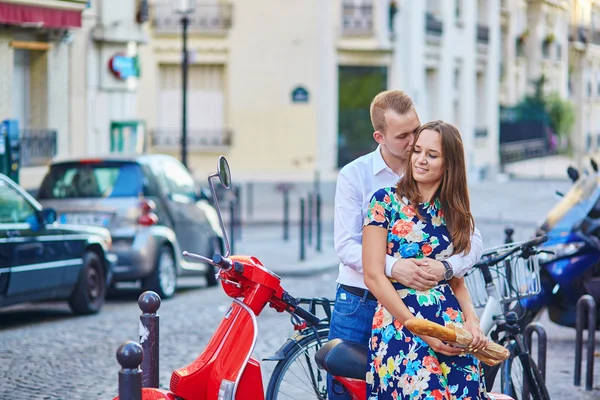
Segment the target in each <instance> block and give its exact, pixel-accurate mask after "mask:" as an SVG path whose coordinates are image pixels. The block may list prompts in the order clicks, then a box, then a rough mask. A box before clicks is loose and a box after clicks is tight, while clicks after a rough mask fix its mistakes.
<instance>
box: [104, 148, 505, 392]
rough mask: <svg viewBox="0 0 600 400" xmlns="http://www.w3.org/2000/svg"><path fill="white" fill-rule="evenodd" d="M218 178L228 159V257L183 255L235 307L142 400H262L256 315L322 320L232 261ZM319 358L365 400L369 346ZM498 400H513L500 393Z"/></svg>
mask: <svg viewBox="0 0 600 400" xmlns="http://www.w3.org/2000/svg"><path fill="white" fill-rule="evenodd" d="M216 177H218V178H219V180H220V182H221V185H222V186H223V187H225V188H226V189H229V188H230V187H231V175H230V170H229V165H228V163H227V160H226V159H225V158H224V157H219V161H218V166H217V173H216V174H213V175H210V176H209V178H208V183H209V187H210V190H211V193H212V196H213V199H214V202H215V206H216V208H217V212H218V216H219V222H220V224H221V228H222V229H223V234H224V237H225V246H226V254H225V255H224V256H222V255H220V254H215V255H213V257H212V259H208V258H206V257H203V256H201V255H198V254H193V253H188V252H186V251H184V252H183V254H184V256H187V257H191V258H195V259H198V260H201V261H203V262H205V263H208V264H212V265H214V266H215V267H217V268H219V273H218V275H219V279H220V280H221V284H222V287H223V290H225V293H227V295H228V296H229V297H231V298H233V303H232V305H231V307H230V308H229V310H228V311H227V312H226V313H225V316H224V318H223V320H222V321H221V324H220V325H219V327H218V328H217V330H216V332H215V333H214V335H213V336H212V338H211V340H210V341H209V343H208V345H207V346H206V348H205V349H204V351H203V352H202V354H200V356H199V357H198V358H197V359H196V360H195V361H193V362H192V363H191V364H189V365H188V366H186V367H183V368H180V369H177V370H175V371H173V374H172V375H171V384H170V391H167V390H163V389H157V388H143V389H142V399H143V400H234V399H235V400H260V399H263V400H264V399H265V394H264V389H263V384H262V376H261V368H260V363H259V361H258V360H257V359H255V358H254V357H252V352H253V350H254V347H255V345H256V340H257V336H258V327H257V321H256V317H257V316H258V315H259V314H260V313H261V312H262V311H263V310H264V308H265V307H266V306H267V305H269V306H270V307H271V308H274V309H275V310H276V311H278V312H283V311H287V312H290V313H292V314H293V315H295V316H296V317H299V318H300V319H302V320H304V322H303V323H302V324H306V325H304V326H309V327H310V326H318V325H319V322H320V319H319V318H318V317H317V316H316V315H314V314H313V313H311V312H309V311H307V310H305V309H304V308H301V307H300V306H299V301H298V300H297V299H296V298H294V297H292V296H291V295H290V294H289V293H287V292H286V291H285V290H284V289H283V287H282V286H281V279H280V278H279V277H278V276H277V275H275V274H274V273H273V272H271V271H269V270H268V269H266V268H265V267H264V266H263V265H262V263H261V262H260V261H259V260H258V259H257V258H256V257H253V256H231V257H229V255H230V252H231V249H230V245H229V241H228V239H227V236H226V231H225V229H224V224H223V219H222V216H221V210H220V207H219V203H218V200H217V196H216V193H215V188H214V185H213V183H212V179H213V178H216ZM315 358H316V362H317V364H318V365H319V366H320V367H321V368H322V369H324V370H326V371H327V372H329V373H331V374H332V375H334V376H335V377H336V379H337V380H338V381H339V382H340V383H341V384H342V385H343V386H344V388H345V390H346V391H347V392H348V393H349V394H351V396H352V398H353V399H354V400H365V397H366V387H365V381H364V376H365V373H366V365H367V350H366V346H362V345H358V344H354V343H348V342H343V341H341V340H339V339H336V340H332V341H331V342H328V343H327V344H325V345H324V346H323V347H322V348H321V349H320V350H319V351H318V352H317V355H316V356H315ZM316 395H317V398H318V399H322V400H325V398H324V397H323V396H322V395H319V394H316ZM494 399H496V400H511V398H510V397H506V396H502V395H496V397H494ZM114 400H118V397H115V398H114Z"/></svg>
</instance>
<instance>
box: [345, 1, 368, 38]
mask: <svg viewBox="0 0 600 400" xmlns="http://www.w3.org/2000/svg"><path fill="white" fill-rule="evenodd" d="M342 33H343V34H344V35H348V36H366V35H371V34H373V2H372V1H365V2H363V3H361V4H355V3H343V4H342Z"/></svg>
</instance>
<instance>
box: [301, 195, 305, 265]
mask: <svg viewBox="0 0 600 400" xmlns="http://www.w3.org/2000/svg"><path fill="white" fill-rule="evenodd" d="M304 223H305V221H304V199H300V261H304V259H305V258H306V254H305V248H304V247H305V246H304Z"/></svg>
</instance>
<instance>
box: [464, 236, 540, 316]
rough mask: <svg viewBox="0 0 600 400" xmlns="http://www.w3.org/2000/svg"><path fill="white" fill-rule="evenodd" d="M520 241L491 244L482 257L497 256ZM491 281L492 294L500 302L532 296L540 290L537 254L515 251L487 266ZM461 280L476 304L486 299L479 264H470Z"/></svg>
mask: <svg viewBox="0 0 600 400" xmlns="http://www.w3.org/2000/svg"><path fill="white" fill-rule="evenodd" d="M522 243H524V242H518V243H517V242H515V243H509V244H506V245H502V246H498V247H494V248H491V249H488V250H486V251H485V252H484V254H483V256H482V259H486V258H492V257H497V256H499V255H502V254H503V253H505V252H507V251H510V250H512V249H514V248H515V247H518V246H520V245H521V244H522ZM489 269H490V273H491V274H492V279H493V283H494V290H495V292H496V297H497V298H498V300H499V301H500V302H501V303H510V302H512V301H515V300H519V299H523V298H527V297H531V296H535V295H536V294H538V293H539V292H540V267H539V263H538V256H537V254H534V255H532V256H530V257H529V258H528V259H524V258H522V257H521V252H520V251H517V252H515V253H514V254H511V255H510V256H508V257H507V258H506V259H505V260H503V261H501V262H499V263H498V264H496V265H492V266H490V267H489ZM465 283H466V285H467V288H468V289H469V293H470V294H471V298H472V299H473V304H474V306H475V307H476V308H480V307H484V306H485V305H486V303H487V301H488V293H487V291H486V290H485V280H484V279H483V273H482V272H481V270H480V269H479V268H473V269H472V270H471V271H469V272H468V273H467V274H466V275H465Z"/></svg>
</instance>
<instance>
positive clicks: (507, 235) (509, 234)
mask: <svg viewBox="0 0 600 400" xmlns="http://www.w3.org/2000/svg"><path fill="white" fill-rule="evenodd" d="M514 233H515V229H514V228H513V227H512V226H507V227H506V228H504V243H505V244H508V243H512V242H513V235H514Z"/></svg>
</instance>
